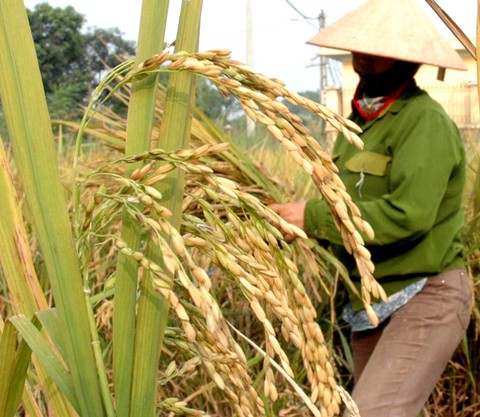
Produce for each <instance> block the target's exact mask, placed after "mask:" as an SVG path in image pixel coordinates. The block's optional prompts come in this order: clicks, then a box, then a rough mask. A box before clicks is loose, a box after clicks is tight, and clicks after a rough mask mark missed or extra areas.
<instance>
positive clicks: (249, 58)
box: [246, 0, 255, 136]
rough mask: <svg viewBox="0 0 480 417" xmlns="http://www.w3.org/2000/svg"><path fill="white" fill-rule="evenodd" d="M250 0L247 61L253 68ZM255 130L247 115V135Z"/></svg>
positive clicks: (248, 2) (249, 1)
mask: <svg viewBox="0 0 480 417" xmlns="http://www.w3.org/2000/svg"><path fill="white" fill-rule="evenodd" d="M252 16H253V15H252V0H247V62H246V64H247V65H248V66H249V67H252V68H253V17H252ZM254 132H255V122H254V121H253V120H251V119H250V118H249V117H248V116H247V135H248V136H252V134H253V133H254Z"/></svg>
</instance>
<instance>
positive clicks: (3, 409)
mask: <svg viewBox="0 0 480 417" xmlns="http://www.w3.org/2000/svg"><path fill="white" fill-rule="evenodd" d="M17 335H18V333H17V332H16V330H15V328H14V327H13V326H12V324H11V323H10V322H7V323H6V324H5V327H4V329H3V334H2V338H1V341H0V358H2V363H3V364H2V368H1V371H0V415H1V416H3V417H10V416H13V415H14V414H15V411H16V410H17V408H18V406H19V403H20V399H21V397H22V392H23V387H24V386H25V377H26V374H27V369H28V365H29V363H30V356H31V350H30V349H29V347H28V346H27V344H26V343H24V342H20V343H19V344H18V346H17Z"/></svg>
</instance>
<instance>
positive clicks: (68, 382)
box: [10, 315, 80, 411]
mask: <svg viewBox="0 0 480 417" xmlns="http://www.w3.org/2000/svg"><path fill="white" fill-rule="evenodd" d="M10 321H11V323H12V324H13V325H14V326H15V328H16V329H17V331H18V333H20V335H21V336H22V338H23V339H24V340H25V342H26V343H27V344H28V346H29V347H30V349H31V350H32V352H33V353H34V354H35V355H36V356H37V358H38V360H39V361H40V363H41V364H42V365H43V367H44V368H45V369H46V370H47V371H48V373H49V374H50V376H51V377H52V379H53V381H54V382H55V384H57V386H58V388H59V389H60V391H61V392H62V393H63V395H65V397H66V398H67V399H68V400H69V401H70V403H71V404H72V406H73V407H74V408H75V409H76V410H77V411H80V408H79V405H78V402H77V397H76V393H75V387H74V384H73V380H72V377H71V375H70V374H69V372H68V370H67V369H66V368H65V366H64V365H63V364H62V361H61V360H60V359H59V358H58V357H57V356H56V354H55V352H54V351H53V350H52V348H51V346H50V345H49V343H48V340H47V339H46V338H45V336H43V335H42V333H41V332H40V330H39V329H37V327H36V326H35V325H34V324H33V323H32V322H31V321H30V320H29V319H28V318H27V317H25V316H23V315H18V316H14V317H12V318H11V319H10Z"/></svg>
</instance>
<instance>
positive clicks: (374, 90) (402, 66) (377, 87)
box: [360, 61, 420, 97]
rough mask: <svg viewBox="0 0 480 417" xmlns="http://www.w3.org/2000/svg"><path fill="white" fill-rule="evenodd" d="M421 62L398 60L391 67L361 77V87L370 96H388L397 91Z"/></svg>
mask: <svg viewBox="0 0 480 417" xmlns="http://www.w3.org/2000/svg"><path fill="white" fill-rule="evenodd" d="M419 67H420V64H415V63H413V62H405V61H396V62H395V63H394V64H393V65H392V66H391V67H390V68H389V69H387V70H385V71H383V72H379V73H377V74H365V75H363V76H361V77H360V89H361V91H362V92H363V93H365V94H366V95H367V96H369V97H380V96H386V95H388V94H390V93H391V92H393V91H395V90H396V89H397V88H399V87H400V86H401V85H403V84H405V83H406V82H407V81H408V80H410V79H412V78H413V77H414V75H415V73H416V72H417V71H418V68H419Z"/></svg>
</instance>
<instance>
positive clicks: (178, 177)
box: [132, 0, 202, 417]
mask: <svg viewBox="0 0 480 417" xmlns="http://www.w3.org/2000/svg"><path fill="white" fill-rule="evenodd" d="M201 11H202V0H194V1H183V3H182V9H181V13H180V21H179V25H178V30H177V38H176V41H175V49H176V51H178V50H181V51H187V52H196V51H197V49H198V39H199V31H200V17H201ZM194 98H195V76H194V75H192V74H189V73H186V72H180V73H174V74H172V75H171V77H170V80H169V83H168V89H167V96H166V103H165V109H164V114H163V119H162V124H161V126H160V133H159V135H160V141H159V145H160V147H161V148H163V149H166V150H178V149H185V148H188V146H189V139H190V134H191V124H192V116H193V107H194ZM183 181H184V178H183V174H182V173H181V172H179V171H174V172H173V173H172V174H171V175H168V176H167V177H166V178H165V179H164V180H163V181H162V184H161V185H160V186H159V190H160V191H161V193H162V195H163V197H164V201H163V204H164V206H165V207H167V208H168V209H169V210H170V211H171V212H172V213H173V219H172V223H173V226H174V227H176V228H177V229H178V228H179V226H180V220H181V216H182V209H181V207H182V200H183V192H184V185H183ZM147 256H148V257H149V258H150V259H153V260H154V261H155V262H157V263H159V264H161V263H162V255H161V253H160V252H159V249H158V247H157V246H156V245H154V244H152V242H149V245H148V249H147ZM140 294H141V297H140V300H139V311H138V324H137V333H136V340H135V369H134V381H135V382H136V385H135V390H134V394H135V395H134V397H133V398H132V417H143V416H154V415H155V402H156V401H155V399H156V386H157V384H156V381H157V364H158V361H159V355H160V351H161V346H162V343H163V336H164V331H165V327H166V325H167V319H168V310H169V305H168V302H167V301H166V300H165V299H163V298H160V297H159V295H158V293H157V292H156V291H155V289H154V286H153V283H152V281H151V276H150V274H149V273H147V274H145V277H144V279H143V280H142V283H141V292H140ZM143 413H145V414H143Z"/></svg>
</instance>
